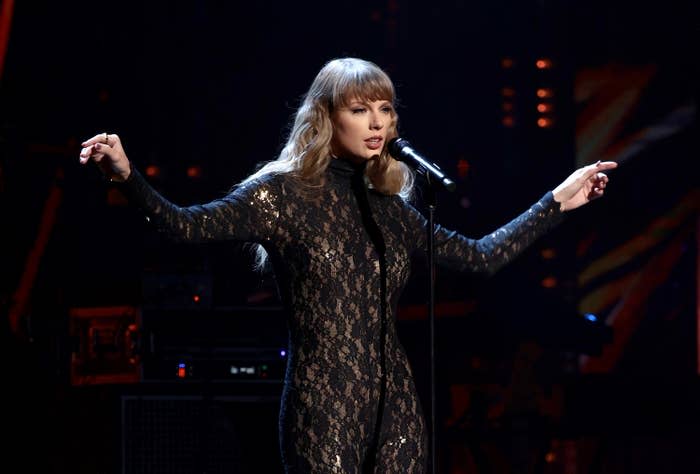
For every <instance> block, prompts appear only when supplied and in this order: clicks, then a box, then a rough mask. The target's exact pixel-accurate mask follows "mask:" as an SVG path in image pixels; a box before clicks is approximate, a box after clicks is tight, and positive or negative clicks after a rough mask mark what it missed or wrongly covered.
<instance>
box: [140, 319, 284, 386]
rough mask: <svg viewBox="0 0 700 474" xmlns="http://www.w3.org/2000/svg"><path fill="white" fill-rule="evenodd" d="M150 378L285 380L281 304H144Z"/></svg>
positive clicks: (144, 364) (144, 338)
mask: <svg viewBox="0 0 700 474" xmlns="http://www.w3.org/2000/svg"><path fill="white" fill-rule="evenodd" d="M141 338H142V344H141V346H142V376H143V380H144V381H152V382H160V381H174V380H182V381H214V382H227V381H265V380H270V381H280V380H282V379H283V377H284V371H285V368H286V364H287V344H288V337H287V329H286V321H285V319H284V314H283V312H282V310H281V308H279V307H226V308H215V309H205V310H191V309H184V310H182V309H181V310H177V309H162V308H161V309H159V308H143V310H142V334H141Z"/></svg>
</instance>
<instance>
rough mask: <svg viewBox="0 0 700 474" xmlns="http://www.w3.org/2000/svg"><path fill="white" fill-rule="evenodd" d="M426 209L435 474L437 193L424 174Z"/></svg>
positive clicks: (433, 465) (434, 471) (433, 469)
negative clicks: (426, 184)
mask: <svg viewBox="0 0 700 474" xmlns="http://www.w3.org/2000/svg"><path fill="white" fill-rule="evenodd" d="M426 181H427V183H428V186H427V199H426V205H427V207H428V228H427V231H428V272H429V283H428V285H429V287H430V288H429V289H428V295H429V296H428V325H429V338H430V349H429V350H430V453H431V454H430V463H431V470H430V472H431V473H432V474H437V462H436V459H437V439H436V438H437V431H436V430H435V419H436V418H437V413H436V408H435V406H436V403H435V210H436V208H437V192H436V190H435V187H434V185H433V183H431V182H430V176H429V175H428V174H426Z"/></svg>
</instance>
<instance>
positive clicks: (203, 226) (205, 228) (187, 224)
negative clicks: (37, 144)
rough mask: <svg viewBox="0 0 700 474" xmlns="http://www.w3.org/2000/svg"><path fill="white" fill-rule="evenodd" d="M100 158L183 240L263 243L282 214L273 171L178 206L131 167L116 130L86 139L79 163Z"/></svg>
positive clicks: (106, 170) (108, 172)
mask: <svg viewBox="0 0 700 474" xmlns="http://www.w3.org/2000/svg"><path fill="white" fill-rule="evenodd" d="M90 161H93V162H94V163H96V164H97V165H98V166H99V167H100V169H101V170H102V172H103V174H104V175H105V176H106V177H108V178H110V179H111V180H112V181H118V182H121V184H120V187H121V190H122V191H123V192H124V194H125V195H126V196H127V197H128V199H129V201H130V202H131V203H132V204H134V205H135V206H137V207H139V208H141V210H143V212H144V213H145V214H146V215H147V216H148V217H149V218H150V219H151V220H152V221H153V223H154V224H155V225H156V226H157V227H158V228H159V229H160V230H162V231H164V232H166V233H168V234H169V235H170V236H171V237H173V238H174V239H176V240H179V241H189V242H203V241H219V240H239V241H252V242H258V243H264V242H267V241H269V240H270V239H271V238H272V235H273V233H274V230H275V228H276V225H277V218H278V217H279V206H278V204H279V197H280V196H279V194H280V192H279V189H280V186H279V183H278V182H276V181H275V180H274V179H271V176H266V177H263V178H260V179H258V180H254V181H250V182H247V183H246V184H245V185H243V186H239V187H238V188H236V189H235V190H234V191H233V192H231V193H230V194H228V195H227V196H224V197H222V198H220V199H216V200H214V201H211V202H209V203H207V204H202V205H195V206H188V207H180V206H177V205H175V204H173V203H172V202H170V201H169V200H167V199H166V198H165V197H163V196H161V195H160V194H159V193H158V192H157V191H156V190H155V189H153V187H152V186H150V185H149V184H148V182H147V181H146V180H145V179H144V178H143V176H141V174H140V173H139V172H138V171H137V170H136V169H132V167H131V164H130V163H129V160H128V159H127V157H126V153H124V148H123V147H122V144H121V140H120V139H119V137H118V136H117V135H114V134H109V135H107V134H106V133H102V134H100V135H95V136H94V137H93V138H91V139H89V140H86V141H85V142H83V150H82V151H81V153H80V163H82V164H86V163H88V162H90Z"/></svg>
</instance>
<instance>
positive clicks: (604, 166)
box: [596, 161, 617, 171]
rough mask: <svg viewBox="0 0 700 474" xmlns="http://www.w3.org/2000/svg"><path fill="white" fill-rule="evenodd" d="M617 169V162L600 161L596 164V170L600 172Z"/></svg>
mask: <svg viewBox="0 0 700 474" xmlns="http://www.w3.org/2000/svg"><path fill="white" fill-rule="evenodd" d="M615 168H617V162H616V161H599V162H598V163H596V169H597V170H598V171H605V170H612V169H615Z"/></svg>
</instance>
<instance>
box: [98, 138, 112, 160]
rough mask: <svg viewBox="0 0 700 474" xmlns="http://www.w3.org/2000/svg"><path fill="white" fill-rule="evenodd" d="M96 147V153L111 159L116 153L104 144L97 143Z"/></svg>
mask: <svg viewBox="0 0 700 474" xmlns="http://www.w3.org/2000/svg"><path fill="white" fill-rule="evenodd" d="M94 147H95V151H96V152H99V153H101V154H103V155H107V156H109V157H110V158H111V157H112V153H113V152H114V148H112V147H111V146H109V145H106V144H104V143H99V142H98V143H95V145H94Z"/></svg>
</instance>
